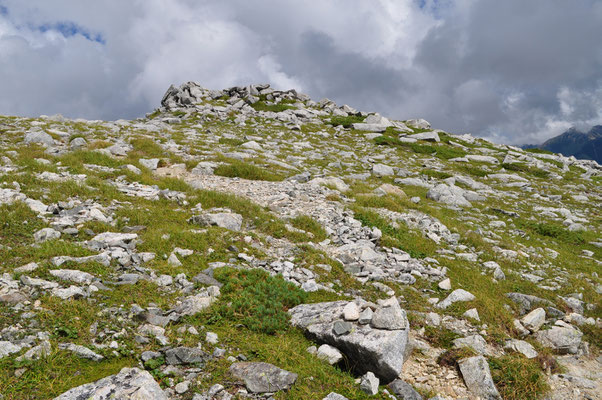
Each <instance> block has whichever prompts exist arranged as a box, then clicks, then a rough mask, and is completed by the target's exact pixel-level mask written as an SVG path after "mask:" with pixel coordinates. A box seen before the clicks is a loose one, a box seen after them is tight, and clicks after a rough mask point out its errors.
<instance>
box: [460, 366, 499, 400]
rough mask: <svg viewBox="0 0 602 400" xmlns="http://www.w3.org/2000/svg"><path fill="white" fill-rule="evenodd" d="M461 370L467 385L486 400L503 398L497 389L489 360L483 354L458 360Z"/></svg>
mask: <svg viewBox="0 0 602 400" xmlns="http://www.w3.org/2000/svg"><path fill="white" fill-rule="evenodd" d="M458 366H459V367H460V372H461V373H462V377H463V378H464V382H465V383H466V387H468V389H469V390H470V391H471V392H472V393H474V394H475V395H476V396H480V398H482V399H486V400H501V398H502V397H501V396H500V393H499V392H498V391H497V388H496V387H495V384H494V383H493V379H492V378H491V371H490V370H489V365H488V364H487V360H485V357H483V356H475V357H469V358H464V359H462V360H460V361H458Z"/></svg>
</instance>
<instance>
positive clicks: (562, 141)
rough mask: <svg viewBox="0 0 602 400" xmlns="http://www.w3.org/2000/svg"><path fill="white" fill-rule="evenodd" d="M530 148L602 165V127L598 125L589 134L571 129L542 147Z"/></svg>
mask: <svg viewBox="0 0 602 400" xmlns="http://www.w3.org/2000/svg"><path fill="white" fill-rule="evenodd" d="M528 147H537V148H540V149H543V150H548V151H551V152H554V153H562V154H563V155H565V156H575V157H576V158H583V159H588V160H595V161H597V162H598V163H602V125H596V126H594V127H592V128H591V129H590V130H589V131H588V132H581V131H579V130H577V129H575V128H571V129H569V130H568V131H566V132H564V133H562V134H560V135H558V136H555V137H553V138H551V139H548V140H546V141H545V142H544V143H543V144H541V145H537V146H528Z"/></svg>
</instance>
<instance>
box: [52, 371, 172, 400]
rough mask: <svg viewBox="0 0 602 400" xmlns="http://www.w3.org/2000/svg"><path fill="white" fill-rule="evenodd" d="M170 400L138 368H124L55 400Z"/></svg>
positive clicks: (151, 378) (76, 388)
mask: <svg viewBox="0 0 602 400" xmlns="http://www.w3.org/2000/svg"><path fill="white" fill-rule="evenodd" d="M81 399H94V400H110V399H124V400H126V399H131V400H142V399H145V400H168V397H167V395H166V394H165V393H164V392H163V390H162V389H161V387H160V386H159V384H158V383H157V382H156V381H155V380H154V379H153V377H152V375H151V374H150V373H149V372H147V371H144V370H141V369H138V368H124V369H122V370H121V371H120V372H119V373H118V374H115V375H111V376H108V377H106V378H102V379H100V380H98V381H96V382H93V383H87V384H85V385H81V386H78V387H75V388H73V389H70V390H68V391H67V392H65V393H63V394H61V395H60V396H58V397H55V398H54V400H81Z"/></svg>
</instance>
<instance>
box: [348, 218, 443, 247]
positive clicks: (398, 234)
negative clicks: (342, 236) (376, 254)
mask: <svg viewBox="0 0 602 400" xmlns="http://www.w3.org/2000/svg"><path fill="white" fill-rule="evenodd" d="M355 218H356V219H357V220H359V221H360V222H361V223H362V224H363V225H365V226H370V227H373V226H375V227H377V228H378V229H380V230H381V232H382V233H383V236H382V238H381V245H382V246H385V247H396V248H398V249H401V250H403V251H405V252H407V253H408V254H409V255H410V256H411V257H413V258H424V257H427V256H430V255H432V254H434V253H435V251H436V250H437V245H436V244H435V243H434V242H433V241H431V240H429V239H427V238H424V237H422V235H421V234H417V233H414V232H412V231H410V230H409V229H408V228H407V227H406V226H405V225H404V224H400V227H399V228H394V227H392V226H391V225H389V222H388V220H387V219H385V218H383V217H381V216H380V215H378V214H377V213H376V212H374V211H369V210H367V209H357V210H356V211H355Z"/></svg>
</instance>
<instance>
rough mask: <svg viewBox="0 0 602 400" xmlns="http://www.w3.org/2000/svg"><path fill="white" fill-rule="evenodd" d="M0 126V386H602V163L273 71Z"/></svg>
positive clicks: (570, 389)
mask: <svg viewBox="0 0 602 400" xmlns="http://www.w3.org/2000/svg"><path fill="white" fill-rule="evenodd" d="M0 133H1V135H0V140H1V142H0V175H1V179H0V260H1V261H0V393H1V395H0V399H3V400H7V399H49V398H56V399H61V400H67V399H88V398H93V399H108V398H120V399H157V400H159V399H188V400H189V399H194V400H202V399H234V398H237V399H238V398H241V399H242V398H266V399H267V398H273V399H329V400H341V399H390V398H397V399H431V400H441V399H477V398H482V399H507V400H509V399H521V400H525V399H543V398H546V399H554V400H561V399H563V400H564V399H582V398H587V399H600V398H601V397H600V393H602V383H601V382H602V369H601V358H600V353H599V351H600V347H601V346H602V335H601V330H602V319H601V318H602V279H601V278H600V276H599V274H600V271H601V270H602V269H601V265H602V185H601V182H602V167H601V166H600V165H598V164H597V163H596V162H595V161H591V160H579V159H575V158H574V157H564V156H560V155H555V154H547V153H543V152H541V151H537V150H526V151H525V150H522V149H519V148H516V147H513V146H505V145H497V144H494V143H491V142H488V141H485V140H483V139H479V138H475V137H472V136H470V135H454V134H452V133H449V132H445V131H443V130H440V129H434V128H433V127H431V126H430V124H429V123H428V122H427V121H425V120H421V119H417V120H407V121H394V120H390V119H388V118H386V117H384V116H381V115H379V114H377V113H366V112H360V111H357V110H354V109H352V108H351V107H349V106H346V105H343V106H338V105H336V104H335V103H334V102H332V101H330V100H328V99H324V100H320V101H318V102H317V101H313V100H311V99H310V98H309V97H308V96H306V95H304V94H301V93H297V92H296V91H294V90H290V91H276V90H273V89H272V88H270V87H269V86H268V85H250V86H247V87H234V88H230V89H225V90H209V89H205V88H202V87H201V86H199V85H198V84H195V83H191V82H189V83H186V84H184V85H182V86H180V87H177V88H176V87H173V86H172V87H170V88H169V90H168V91H167V92H166V94H165V96H164V97H163V99H162V101H161V106H160V108H158V109H157V110H155V111H154V112H152V113H150V114H148V115H147V116H146V117H145V118H140V119H137V120H132V121H125V120H118V121H113V122H107V121H86V120H79V119H78V120H70V119H66V118H63V117H61V116H51V117H49V116H42V117H39V118H22V117H10V116H5V117H0ZM390 396H393V397H390Z"/></svg>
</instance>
